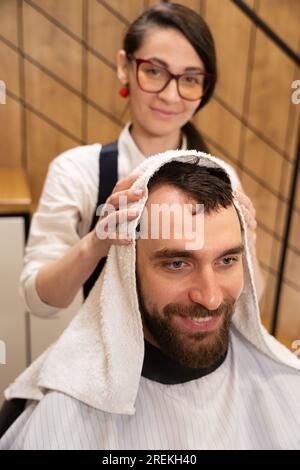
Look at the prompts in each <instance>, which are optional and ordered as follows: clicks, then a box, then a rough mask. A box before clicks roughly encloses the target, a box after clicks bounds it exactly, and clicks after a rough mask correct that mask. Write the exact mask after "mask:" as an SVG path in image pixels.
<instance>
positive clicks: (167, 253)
mask: <svg viewBox="0 0 300 470" xmlns="http://www.w3.org/2000/svg"><path fill="white" fill-rule="evenodd" d="M244 249H245V248H244V245H243V244H240V245H237V246H233V247H231V248H228V249H227V250H225V251H223V252H222V253H221V254H219V255H218V256H217V258H223V257H224V256H229V255H239V254H241V253H243V252H244ZM166 258H187V259H197V256H196V255H195V250H182V251H179V250H171V249H167V248H163V249H161V250H157V251H155V252H154V253H153V254H152V255H151V259H166Z"/></svg>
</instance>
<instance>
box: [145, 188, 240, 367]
mask: <svg viewBox="0 0 300 470" xmlns="http://www.w3.org/2000/svg"><path fill="white" fill-rule="evenodd" d="M191 203H193V204H196V203H195V201H192V200H191V199H190V198H189V196H187V195H186V194H185V193H183V192H182V191H181V190H180V189H178V188H175V187H174V186H171V185H161V186H157V187H155V188H153V190H152V191H151V193H150V195H149V198H148V201H147V204H146V207H147V210H148V214H150V213H151V212H150V209H151V205H152V204H170V205H172V204H181V205H183V204H191ZM194 217H195V216H194ZM148 220H149V221H148V224H149V233H150V227H151V221H150V216H149V219H148ZM172 224H174V221H172V219H171V235H172ZM189 241H190V239H185V238H184V236H183V238H181V239H175V237H172V236H171V237H170V239H163V238H162V237H161V236H160V237H159V238H158V239H153V238H152V239H151V238H150V237H149V238H148V239H143V238H141V239H139V240H138V241H137V289H138V296H139V303H140V311H141V315H142V320H143V326H144V335H145V338H146V339H147V340H148V341H150V342H151V343H152V344H154V345H155V346H157V347H159V348H160V349H161V350H162V351H164V353H165V354H166V355H168V356H169V357H171V358H172V359H174V360H175V361H177V362H179V363H181V364H183V365H185V366H187V367H193V368H199V367H210V366H211V365H212V364H214V363H215V362H216V361H217V360H218V359H219V358H220V357H221V356H223V355H224V353H225V352H226V350H227V347H228V336H229V328H230V323H231V317H232V314H233V310H234V303H235V301H236V300H237V299H238V297H239V296H240V294H241V292H242V289H243V262H242V255H243V245H242V235H241V228H240V222H239V219H238V216H237V213H236V210H235V208H234V207H233V206H229V207H228V208H226V209H224V208H219V209H218V211H213V212H211V213H209V214H205V215H204V243H203V246H202V248H201V249H196V250H195V249H194V250H190V251H189V250H187V249H186V246H187V243H189Z"/></svg>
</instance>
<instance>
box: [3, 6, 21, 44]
mask: <svg viewBox="0 0 300 470" xmlns="http://www.w3.org/2000/svg"><path fill="white" fill-rule="evenodd" d="M0 34H1V35H2V36H4V37H5V38H6V39H9V41H11V42H12V43H13V44H15V45H16V46H17V45H18V21H17V0H1V2H0Z"/></svg>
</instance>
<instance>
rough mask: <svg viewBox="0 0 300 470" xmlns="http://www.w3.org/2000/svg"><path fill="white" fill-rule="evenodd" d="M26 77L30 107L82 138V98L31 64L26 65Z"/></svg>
mask: <svg viewBox="0 0 300 470" xmlns="http://www.w3.org/2000/svg"><path fill="white" fill-rule="evenodd" d="M25 77H26V79H25V87H26V88H25V94H26V99H27V100H28V102H29V103H30V105H31V106H33V108H34V109H36V110H38V111H39V112H40V113H42V114H43V115H45V116H46V117H47V118H49V119H50V120H52V121H53V122H54V123H56V124H57V125H58V126H61V127H62V128H63V129H65V130H66V131H67V132H69V133H70V134H72V135H74V136H77V137H80V135H81V110H82V101H81V99H80V97H78V96H76V95H75V94H74V93H72V92H71V91H69V90H68V89H67V88H65V87H64V86H62V85H61V84H60V83H58V82H57V81H56V80H54V79H53V78H51V77H49V76H48V75H47V74H46V73H44V72H42V71H41V70H40V69H39V68H38V67H36V66H35V65H32V64H31V63H29V62H26V63H25Z"/></svg>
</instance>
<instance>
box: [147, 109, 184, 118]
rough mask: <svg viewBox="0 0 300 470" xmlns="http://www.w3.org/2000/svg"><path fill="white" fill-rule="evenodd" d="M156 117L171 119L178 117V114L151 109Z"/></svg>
mask: <svg viewBox="0 0 300 470" xmlns="http://www.w3.org/2000/svg"><path fill="white" fill-rule="evenodd" d="M150 109H151V110H152V111H153V112H154V113H155V114H156V115H158V116H160V117H162V118H171V117H173V116H177V114H178V113H174V112H171V111H165V110H163V109H159V108H150Z"/></svg>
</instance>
